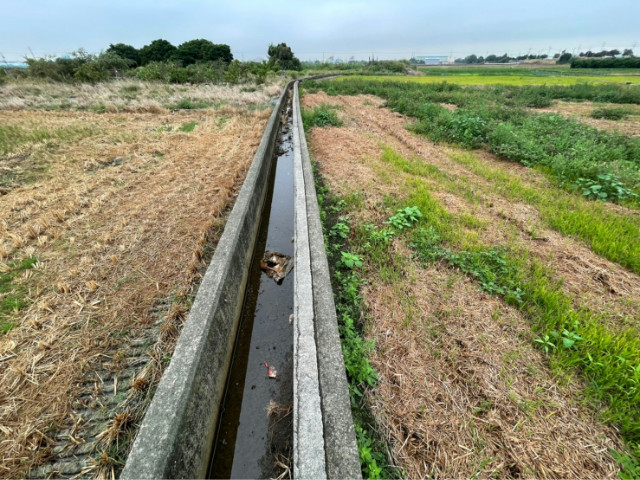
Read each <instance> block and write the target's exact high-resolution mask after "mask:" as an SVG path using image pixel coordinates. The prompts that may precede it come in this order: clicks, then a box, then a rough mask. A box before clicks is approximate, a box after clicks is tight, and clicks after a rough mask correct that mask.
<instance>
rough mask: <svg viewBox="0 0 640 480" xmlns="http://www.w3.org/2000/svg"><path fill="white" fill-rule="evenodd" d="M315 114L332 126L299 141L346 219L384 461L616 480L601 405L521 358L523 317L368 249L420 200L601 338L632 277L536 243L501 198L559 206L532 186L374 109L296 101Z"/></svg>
mask: <svg viewBox="0 0 640 480" xmlns="http://www.w3.org/2000/svg"><path fill="white" fill-rule="evenodd" d="M321 105H330V106H332V108H334V111H335V112H336V113H337V116H338V118H339V119H340V120H341V121H342V122H343V125H342V126H339V127H337V126H334V127H327V128H318V127H314V128H312V129H311V130H310V131H309V132H308V135H309V148H310V151H311V155H312V157H313V158H314V160H315V162H316V166H317V168H318V171H319V173H320V175H321V176H322V178H323V180H324V182H325V183H326V186H327V188H328V191H329V192H331V194H332V195H334V196H335V197H336V198H339V199H342V201H343V205H346V207H344V211H343V212H342V213H341V215H343V216H342V217H340V219H341V221H342V222H348V223H349V225H350V227H351V228H350V233H349V236H348V240H349V244H350V246H351V248H352V249H353V250H352V251H355V252H357V253H358V254H359V255H360V258H361V259H362V262H363V266H362V268H361V269H360V270H359V271H358V272H357V275H358V276H359V277H361V278H362V279H363V280H362V287H361V289H360V292H359V293H360V295H361V299H362V300H361V302H362V308H363V311H364V317H365V325H364V333H365V338H366V339H368V340H369V341H372V342H374V344H375V347H374V348H372V349H371V352H370V362H371V365H372V366H373V367H374V368H375V370H376V371H377V372H378V382H377V385H376V386H375V387H374V388H372V389H370V390H369V391H368V392H367V393H366V396H367V403H368V405H369V406H370V409H371V412H372V414H373V416H374V417H375V420H376V422H377V423H378V425H379V426H380V427H381V428H382V434H381V435H382V436H383V437H384V438H386V439H388V441H389V446H390V449H391V450H390V458H391V460H392V461H393V462H394V463H395V464H396V465H397V466H399V467H400V468H401V469H402V470H403V471H404V472H405V473H406V475H407V477H408V478H427V477H429V478H431V477H442V478H521V477H527V478H617V474H618V471H619V465H618V463H617V462H616V461H615V459H614V458H613V457H612V455H611V453H610V451H611V450H617V451H623V450H624V448H625V447H624V441H623V440H622V439H621V437H620V433H619V431H618V429H617V428H616V427H615V426H612V425H611V424H606V423H603V422H602V416H601V415H600V413H601V411H600V410H599V409H600V408H602V404H600V405H599V404H597V402H595V407H594V403H591V404H590V402H588V401H586V400H585V397H584V389H585V387H586V383H584V382H583V381H582V380H581V379H580V378H579V377H578V376H576V375H575V374H574V373H575V372H572V371H571V370H569V369H564V368H563V367H560V365H561V363H557V364H556V367H554V361H553V360H551V361H550V360H549V359H548V357H547V356H546V355H545V354H544V351H542V350H541V349H540V348H535V346H536V345H537V343H536V342H535V341H534V339H535V337H536V333H535V332H532V327H531V318H529V317H528V315H527V314H526V309H522V308H520V309H519V308H516V307H515V306H514V303H513V302H511V303H509V302H505V300H504V298H503V297H501V296H496V295H491V294H490V293H488V292H487V291H486V289H484V288H478V280H476V279H474V276H473V275H469V274H465V272H464V271H461V270H460V269H459V268H453V267H452V265H451V264H449V263H447V262H446V261H444V260H440V261H435V262H432V263H426V264H425V263H424V262H421V261H420V260H419V258H418V256H417V254H416V251H415V249H414V247H412V246H411V237H409V238H406V236H399V237H398V238H395V239H393V241H392V242H391V243H390V246H389V247H388V248H389V250H388V253H387V254H383V255H381V256H380V257H376V255H377V253H376V252H377V251H378V250H376V248H378V247H375V242H376V241H380V237H375V236H373V234H371V233H370V232H375V231H377V230H376V229H382V228H383V227H386V228H388V224H389V222H388V221H387V219H388V218H389V216H390V215H392V214H393V213H395V210H394V207H396V206H402V205H407V204H408V205H411V204H412V203H411V202H416V203H415V204H416V205H417V204H419V203H418V202H419V201H420V199H425V198H428V199H430V200H429V202H430V203H429V204H430V205H431V206H432V208H433V210H432V211H427V210H426V209H425V208H422V207H421V208H422V213H423V215H424V217H425V218H426V217H429V218H433V217H435V216H436V215H441V218H444V219H446V220H445V221H446V222H448V223H446V224H444V226H443V227H442V229H444V230H445V231H449V232H450V233H449V235H450V236H451V238H453V239H454V240H450V242H452V245H454V246H453V247H451V248H452V249H453V248H456V249H464V248H466V249H469V250H471V251H473V249H474V248H475V249H476V250H479V249H481V248H483V249H486V248H489V250H483V251H488V252H489V254H491V255H496V253H495V252H499V251H501V250H496V249H501V248H506V249H508V250H509V251H513V252H517V253H516V255H518V256H520V257H521V258H523V259H526V261H527V262H532V264H535V265H538V266H539V268H540V270H542V271H544V272H547V273H546V274H549V275H550V276H551V277H552V278H553V279H554V282H556V283H554V284H553V285H554V288H557V291H558V293H557V294H558V295H562V296H564V298H568V299H571V301H570V303H569V305H570V306H569V307H568V308H575V310H577V311H591V312H596V315H597V318H598V322H601V325H606V327H605V328H606V329H609V331H613V332H621V331H623V330H624V331H626V332H629V331H637V328H638V327H639V326H640V317H639V316H638V311H639V310H638V309H639V308H640V277H639V276H638V275H636V274H635V273H632V272H630V271H629V270H627V269H625V268H623V267H621V266H620V265H618V264H616V263H614V262H611V261H609V260H606V259H604V258H602V257H600V256H599V255H597V254H596V253H594V252H593V251H592V250H591V249H590V248H589V247H588V246H586V245H585V244H584V243H583V242H581V241H580V240H579V239H577V238H575V237H572V236H568V235H563V234H561V233H559V232H558V231H555V230H554V229H553V228H550V226H549V222H548V221H547V220H548V219H547V218H545V213H544V210H543V209H542V208H541V207H540V205H536V204H535V203H531V202H529V201H516V200H514V199H513V198H512V197H513V195H511V194H510V192H509V191H508V190H507V189H506V188H503V187H504V185H505V183H504V182H507V181H509V182H518V185H520V186H521V187H522V188H527V189H530V190H531V191H535V192H539V193H540V195H542V194H543V193H544V194H545V195H548V194H552V195H556V196H558V195H561V194H560V193H559V192H558V191H557V189H555V187H553V186H552V184H551V183H550V181H549V180H548V178H546V177H545V176H544V175H542V174H541V173H539V172H537V171H534V170H532V169H527V168H526V167H523V166H522V165H519V164H516V163H511V162H507V161H504V160H500V159H499V158H497V157H495V156H494V155H491V154H489V153H487V152H485V151H479V150H476V151H471V152H470V151H468V150H463V149H459V148H455V147H451V146H445V145H435V144H434V143H433V142H432V141H430V140H428V139H426V138H424V137H420V136H417V135H415V134H413V133H410V132H408V131H407V130H406V125H407V123H408V121H409V119H408V118H407V117H404V116H403V115H400V114H399V113H394V112H391V111H390V110H388V109H387V108H384V107H385V106H384V101H383V100H381V99H379V98H377V97H374V96H369V95H360V96H339V95H338V96H328V95H326V94H325V93H323V92H318V93H313V94H312V93H306V94H305V96H304V97H303V107H304V108H305V109H308V110H309V111H310V110H311V109H313V108H314V107H319V106H321ZM562 195H566V194H562ZM576 201H582V200H581V199H578V200H576ZM408 202H409V203H408ZM425 203H427V201H426V200H425ZM592 204H593V202H592ZM597 208H598V209H601V210H602V212H604V213H603V215H619V214H621V215H628V216H629V218H635V217H637V215H638V212H637V211H636V210H631V209H627V208H625V207H621V206H618V205H613V204H606V205H605V204H598V207H597ZM599 211H600V210H599ZM435 212H441V213H437V214H436V213H435ZM385 222H386V223H385ZM343 228H344V227H343ZM430 231H431V232H433V231H434V230H427V232H430ZM367 235H369V236H367ZM329 238H330V239H331V238H332V237H329ZM363 238H364V240H363ZM414 238H417V237H414ZM365 240H367V242H368V243H365ZM329 242H331V240H329ZM367 249H368V250H367ZM492 249H493V250H492ZM372 252H373V253H372ZM491 252H494V253H491ZM342 268H344V267H342ZM342 275H346V274H344V273H343V274H342ZM571 305H573V306H572V307H571ZM589 407H591V408H589ZM599 412H600V413H599Z"/></svg>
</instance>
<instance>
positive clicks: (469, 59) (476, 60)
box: [455, 53, 548, 65]
mask: <svg viewBox="0 0 640 480" xmlns="http://www.w3.org/2000/svg"><path fill="white" fill-rule="evenodd" d="M545 58H548V55H546V54H544V55H519V56H517V57H511V56H509V55H508V54H506V53H505V54H504V55H487V56H486V57H483V56H482V55H481V56H477V55H468V56H466V57H465V58H456V60H455V63H464V64H468V65H474V64H482V63H509V62H516V61H522V60H543V59H545Z"/></svg>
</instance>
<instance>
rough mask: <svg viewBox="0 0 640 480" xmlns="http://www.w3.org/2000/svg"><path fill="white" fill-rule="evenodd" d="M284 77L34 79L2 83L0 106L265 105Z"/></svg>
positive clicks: (134, 109) (138, 108) (141, 108)
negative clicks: (252, 83) (269, 80)
mask: <svg viewBox="0 0 640 480" xmlns="http://www.w3.org/2000/svg"><path fill="white" fill-rule="evenodd" d="M283 85H284V81H282V82H278V83H274V84H269V85H262V86H256V87H251V88H247V87H246V86H243V85H235V86H221V85H207V84H198V85H172V84H164V83H160V82H158V83H156V82H142V81H138V80H119V81H111V82H106V83H97V84H80V85H74V84H66V83H46V82H37V81H33V80H23V81H18V82H9V83H6V84H4V85H1V86H0V110H27V109H34V108H43V109H46V110H94V111H99V112H108V113H116V112H130V113H145V112H146V113H162V112H163V110H165V109H169V108H170V109H176V108H178V109H180V108H187V109H192V108H203V107H210V106H215V107H220V106H223V105H227V106H231V107H237V108H265V107H266V105H267V104H268V102H269V100H270V99H271V98H273V97H274V96H277V95H278V93H279V92H280V91H281V89H282V86H283Z"/></svg>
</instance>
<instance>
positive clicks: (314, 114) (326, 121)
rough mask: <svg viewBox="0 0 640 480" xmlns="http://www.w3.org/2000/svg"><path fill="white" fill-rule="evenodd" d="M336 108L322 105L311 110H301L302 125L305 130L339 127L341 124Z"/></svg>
mask: <svg viewBox="0 0 640 480" xmlns="http://www.w3.org/2000/svg"><path fill="white" fill-rule="evenodd" d="M336 109H337V107H334V106H331V105H326V104H324V103H323V104H322V105H320V106H316V107H313V110H306V109H303V110H302V123H303V125H304V128H305V130H307V131H308V130H309V129H310V128H311V127H341V126H342V124H343V122H342V120H340V119H339V118H338V114H337V112H336Z"/></svg>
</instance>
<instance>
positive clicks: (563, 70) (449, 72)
mask: <svg viewBox="0 0 640 480" xmlns="http://www.w3.org/2000/svg"><path fill="white" fill-rule="evenodd" d="M418 70H419V71H420V72H422V73H424V74H425V75H429V76H440V77H458V76H469V75H474V76H475V75H482V76H484V77H487V76H515V77H600V76H611V75H612V74H613V75H616V76H617V75H630V76H638V75H639V72H638V69H637V68H585V69H581V70H575V69H571V68H569V65H545V66H518V67H513V66H467V67H465V66H455V67H428V66H427V67H418Z"/></svg>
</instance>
